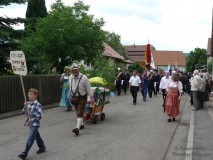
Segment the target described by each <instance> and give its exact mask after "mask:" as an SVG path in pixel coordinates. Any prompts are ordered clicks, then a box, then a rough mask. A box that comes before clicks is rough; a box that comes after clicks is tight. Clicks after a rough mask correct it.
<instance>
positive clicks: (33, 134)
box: [22, 126, 45, 156]
mask: <svg viewBox="0 0 213 160" xmlns="http://www.w3.org/2000/svg"><path fill="white" fill-rule="evenodd" d="M38 128H39V127H33V126H32V127H31V130H30V133H29V136H28V139H27V143H26V148H25V150H24V151H23V152H22V154H24V155H25V156H27V155H28V152H29V151H30V148H31V147H32V145H33V143H34V140H36V142H37V145H38V147H39V148H40V149H45V145H44V141H43V140H42V139H41V136H40V134H39V132H38Z"/></svg>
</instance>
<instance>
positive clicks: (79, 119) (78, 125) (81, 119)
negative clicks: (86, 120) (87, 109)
mask: <svg viewBox="0 0 213 160" xmlns="http://www.w3.org/2000/svg"><path fill="white" fill-rule="evenodd" d="M82 123H83V118H78V119H77V125H76V128H78V129H80V127H81V125H82Z"/></svg>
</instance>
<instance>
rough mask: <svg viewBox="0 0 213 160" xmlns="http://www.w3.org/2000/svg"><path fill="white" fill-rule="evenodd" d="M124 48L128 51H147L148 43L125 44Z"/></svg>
mask: <svg viewBox="0 0 213 160" xmlns="http://www.w3.org/2000/svg"><path fill="white" fill-rule="evenodd" d="M124 49H125V51H126V52H129V53H134V52H145V51H146V45H125V46H124Z"/></svg>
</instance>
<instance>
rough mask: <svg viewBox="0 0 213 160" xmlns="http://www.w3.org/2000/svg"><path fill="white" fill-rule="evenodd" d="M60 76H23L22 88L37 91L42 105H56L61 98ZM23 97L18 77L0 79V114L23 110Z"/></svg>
mask: <svg viewBox="0 0 213 160" xmlns="http://www.w3.org/2000/svg"><path fill="white" fill-rule="evenodd" d="M59 78H60V75H54V76H46V75H39V76H23V82H24V87H25V91H26V95H27V91H28V90H29V89H30V88H36V89H38V90H39V97H38V100H39V102H40V103H41V104H42V105H47V104H52V103H57V102H59V100H60V96H61V83H60V81H59ZM23 103H24V96H23V91H22V87H21V81H20V77H19V76H7V77H0V114H1V113H5V112H10V111H15V110H19V109H22V108H23Z"/></svg>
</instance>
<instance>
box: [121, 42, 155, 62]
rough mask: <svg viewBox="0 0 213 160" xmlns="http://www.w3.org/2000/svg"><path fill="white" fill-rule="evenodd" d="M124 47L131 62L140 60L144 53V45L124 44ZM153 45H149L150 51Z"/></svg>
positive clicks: (142, 58)
mask: <svg viewBox="0 0 213 160" xmlns="http://www.w3.org/2000/svg"><path fill="white" fill-rule="evenodd" d="M124 49H125V51H126V54H127V55H128V57H129V59H130V61H132V62H136V61H137V62H142V61H143V60H144V55H145V53H146V45H135V44H134V45H125V46H124ZM152 50H154V47H153V46H152V45H151V51H152Z"/></svg>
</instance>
